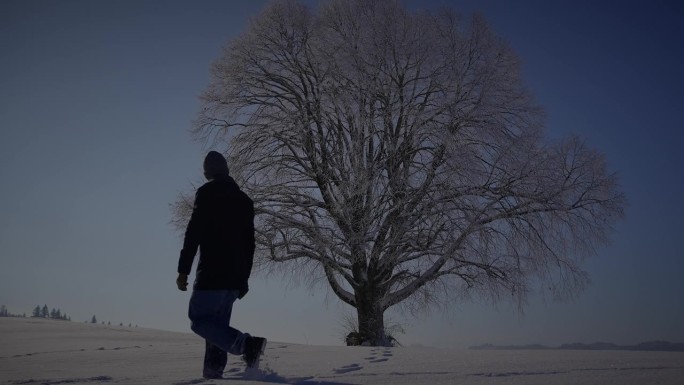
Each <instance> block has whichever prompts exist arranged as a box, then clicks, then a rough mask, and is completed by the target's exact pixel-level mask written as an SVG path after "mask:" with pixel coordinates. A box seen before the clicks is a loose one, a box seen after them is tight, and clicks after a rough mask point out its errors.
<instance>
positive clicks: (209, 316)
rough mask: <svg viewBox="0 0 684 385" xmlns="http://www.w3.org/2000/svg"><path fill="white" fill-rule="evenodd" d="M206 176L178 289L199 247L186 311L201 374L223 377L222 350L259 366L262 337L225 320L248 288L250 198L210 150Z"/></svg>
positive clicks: (184, 282) (185, 283)
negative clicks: (199, 341) (198, 340)
mask: <svg viewBox="0 0 684 385" xmlns="http://www.w3.org/2000/svg"><path fill="white" fill-rule="evenodd" d="M204 176H205V177H206V178H207V180H208V182H207V183H205V184H204V185H202V187H200V188H199V189H197V193H196V195H195V204H194V207H193V210H192V216H191V217H190V222H189V223H188V227H187V229H186V231H185V239H184V241H183V249H182V250H181V252H180V258H179V260H178V278H177V279H176V284H177V285H178V289H180V290H182V291H186V290H187V287H188V274H190V270H191V269H192V263H193V261H194V259H195V254H196V253H197V249H198V248H199V250H200V257H199V262H198V264H197V271H196V274H195V283H194V285H193V291H192V296H191V297H190V306H189V309H188V317H189V318H190V321H192V326H191V329H192V331H194V332H195V333H196V334H197V335H199V336H200V337H202V338H204V339H205V341H206V349H205V353H204V372H203V375H204V378H211V379H214V378H222V375H223V370H224V368H225V367H226V363H227V360H228V357H227V353H231V354H235V355H242V358H243V360H244V361H245V362H246V364H247V367H256V366H258V361H259V358H260V356H261V354H262V353H263V352H264V349H265V348H266V339H265V338H261V337H252V336H250V335H249V334H247V333H242V332H241V331H239V330H237V329H235V328H233V327H231V326H230V316H231V312H232V309H233V303H234V302H235V300H237V299H242V297H244V296H245V294H247V291H248V290H249V287H248V284H247V280H248V279H249V275H250V273H251V271H252V261H253V258H254V203H253V202H252V200H251V199H250V198H249V197H248V196H247V194H245V193H244V192H242V191H241V190H240V188H239V187H238V185H237V184H236V183H235V181H234V180H233V178H231V177H230V175H229V171H228V164H227V162H226V159H225V158H224V157H223V155H221V154H220V153H218V152H216V151H211V152H209V153H208V154H207V156H206V158H205V159H204Z"/></svg>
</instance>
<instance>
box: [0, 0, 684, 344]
mask: <svg viewBox="0 0 684 385" xmlns="http://www.w3.org/2000/svg"><path fill="white" fill-rule="evenodd" d="M310 3H311V4H316V1H310ZM618 3H619V5H616V4H618ZM677 3H678V2H675V1H668V2H666V1H649V2H629V1H626V2H613V1H584V0H582V1H508V0H500V1H493V0H492V1H477V2H476V1H409V2H407V4H409V6H410V7H412V8H413V7H417V6H421V7H427V8H434V7H437V6H440V5H448V6H451V7H453V8H455V9H457V10H461V11H462V12H464V13H465V14H469V13H470V12H472V11H473V10H479V11H481V12H482V13H483V14H484V15H485V17H486V18H487V20H488V21H489V22H490V24H491V26H492V28H493V29H494V30H495V31H497V33H498V34H499V35H500V36H501V37H503V38H504V39H506V40H507V41H508V42H509V43H510V44H511V45H512V46H513V48H514V49H515V50H516V51H517V52H518V53H519V55H520V57H521V58H522V61H523V63H524V66H523V72H524V77H525V80H526V83H527V84H528V85H529V87H530V88H531V90H532V92H533V93H534V94H535V95H536V98H537V100H538V102H539V103H540V104H541V105H542V106H544V107H545V109H546V111H547V115H548V133H549V135H551V136H553V137H561V136H565V135H568V134H573V133H574V134H580V135H582V136H585V137H586V138H588V140H589V142H590V144H591V145H593V146H594V147H596V148H598V149H599V150H600V151H602V152H603V153H605V154H606V157H607V160H608V163H609V165H610V167H611V168H612V169H613V170H617V171H618V172H619V174H620V176H621V183H622V186H623V188H624V190H625V192H626V193H627V196H628V199H629V202H630V206H629V208H628V210H627V217H626V220H625V221H623V222H621V223H619V224H618V225H617V227H616V229H615V232H614V234H613V238H612V239H613V241H612V243H611V245H610V246H609V247H606V248H604V249H601V250H600V252H599V255H597V256H596V257H594V258H591V259H589V260H588V261H587V264H586V267H587V269H588V271H589V273H590V274H591V278H592V282H593V283H592V285H591V287H589V288H588V289H587V290H586V291H585V292H583V293H582V294H581V295H580V296H579V297H578V298H577V299H576V300H574V301H572V302H567V303H553V302H550V301H547V300H544V299H543V298H540V297H538V296H533V297H531V298H530V303H529V306H528V307H527V309H526V312H525V314H524V315H520V314H518V313H516V311H515V310H514V306H512V305H511V304H508V303H501V304H499V306H498V308H493V307H492V306H489V305H487V304H482V303H463V304H454V306H453V307H452V309H451V310H450V311H448V312H447V313H446V314H444V313H441V312H439V311H437V312H433V313H432V314H430V315H427V316H425V317H418V318H407V319H404V318H402V317H400V316H398V315H391V314H390V317H391V318H392V319H393V320H394V321H400V322H403V323H405V329H406V331H407V334H406V335H403V336H399V339H400V341H402V342H404V343H405V344H409V345H410V344H418V343H420V344H426V345H433V346H456V347H465V346H468V345H472V344H480V343H485V342H491V343H497V344H508V343H511V344H513V343H545V344H559V343H563V342H574V341H579V342H592V341H596V340H602V341H612V342H616V343H635V342H640V341H644V340H653V339H667V340H672V341H684V327H683V326H682V325H684V301H682V299H681V298H682V297H684V279H682V274H683V273H684V225H682V218H684V208H683V203H682V197H683V196H684V176H683V175H684V173H683V172H682V170H681V168H682V166H684V155H682V154H683V153H684V151H682V146H683V145H684V127H683V124H682V122H683V121H684V107H683V106H684V97H683V96H682V95H683V93H682V90H684V75H683V72H682V71H681V67H682V60H683V59H684V45H683V44H682V41H684V33H683V29H682V23H681V20H682V18H683V16H684V12H683V10H682V6H680V5H677ZM264 4H265V2H264V1H186V2H174V1H35V0H26V1H25V0H21V1H19V0H10V1H7V0H5V1H2V2H0V303H2V304H5V305H7V306H8V307H9V309H10V311H13V312H27V313H30V311H31V309H32V308H33V307H35V306H36V305H38V304H40V305H41V306H42V305H43V304H47V305H48V306H50V307H59V308H61V309H62V310H63V311H66V312H67V313H69V314H70V315H71V316H72V318H73V319H74V320H77V321H83V320H86V319H89V318H90V317H91V316H92V315H93V314H96V315H97V316H98V318H99V319H100V320H105V321H111V322H112V323H117V324H118V323H119V322H124V323H126V324H127V323H129V322H132V323H134V324H138V325H140V326H146V327H154V328H164V329H171V330H182V331H189V324H188V321H187V318H186V307H187V300H188V298H189V295H188V294H187V293H181V292H179V291H177V289H176V287H175V283H174V280H175V276H176V273H175V269H176V263H177V257H178V251H179V248H180V238H179V234H178V233H176V232H175V231H174V229H173V228H172V227H171V226H170V225H169V220H170V219H171V213H170V210H169V203H171V202H173V201H174V200H175V199H176V196H177V195H178V194H179V193H180V192H187V191H189V190H191V182H198V181H200V180H201V179H200V178H201V161H202V158H203V156H204V154H205V152H206V151H207V150H209V148H204V147H202V145H201V144H198V143H195V142H193V141H192V139H191V136H190V134H189V133H188V128H189V127H190V125H191V121H192V119H193V118H194V116H195V114H196V112H197V111H198V108H199V102H198V100H197V96H198V95H199V94H200V92H201V91H202V90H203V89H204V88H205V87H206V86H207V84H208V81H209V76H208V70H209V66H210V63H211V62H212V61H213V60H214V59H215V58H217V57H218V55H219V51H220V48H221V47H222V46H223V45H224V44H225V43H226V42H227V41H228V40H229V39H230V38H231V37H234V36H236V35H237V34H239V33H241V31H243V30H244V28H245V26H246V24H247V21H248V19H249V18H250V17H253V16H255V15H256V14H258V12H259V10H260V9H261V8H262V7H263V5H264ZM251 287H252V291H251V292H250V294H249V295H248V297H247V298H246V299H245V300H244V301H241V302H239V303H238V304H237V305H236V307H235V311H234V321H235V325H236V326H237V327H239V328H242V329H244V330H245V331H249V332H253V333H256V334H262V335H265V336H267V337H269V338H271V339H273V340H280V341H289V342H300V343H311V344H339V343H341V335H342V330H343V327H342V324H343V323H342V322H341V321H340V318H341V315H343V314H345V313H350V311H349V309H347V308H345V307H343V306H342V305H340V304H339V303H338V301H337V300H336V299H334V298H333V297H332V296H328V297H326V295H325V290H324V289H319V290H316V291H315V292H310V291H307V290H306V289H305V288H302V287H297V286H296V285H291V284H288V283H287V282H283V281H281V280H280V279H279V277H277V276H270V277H257V278H255V279H253V280H252V282H251Z"/></svg>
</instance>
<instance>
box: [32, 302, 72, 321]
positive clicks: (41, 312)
mask: <svg viewBox="0 0 684 385" xmlns="http://www.w3.org/2000/svg"><path fill="white" fill-rule="evenodd" d="M32 317H35V318H51V319H58V320H63V321H71V317H69V316H68V315H67V314H66V313H62V311H61V310H60V309H55V308H54V307H53V308H52V310H49V309H48V307H47V305H43V307H42V308H41V307H40V305H37V306H36V307H35V308H34V309H33V314H32Z"/></svg>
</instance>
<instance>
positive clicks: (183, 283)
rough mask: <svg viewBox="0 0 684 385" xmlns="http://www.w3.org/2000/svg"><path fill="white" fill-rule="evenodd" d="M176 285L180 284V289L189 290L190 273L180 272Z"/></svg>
mask: <svg viewBox="0 0 684 385" xmlns="http://www.w3.org/2000/svg"><path fill="white" fill-rule="evenodd" d="M176 285H178V290H180V291H187V290H188V275H187V274H183V273H178V278H176Z"/></svg>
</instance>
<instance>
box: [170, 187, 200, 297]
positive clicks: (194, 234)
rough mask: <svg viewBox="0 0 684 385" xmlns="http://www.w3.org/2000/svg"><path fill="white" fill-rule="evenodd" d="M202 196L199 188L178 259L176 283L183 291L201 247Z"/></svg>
mask: <svg viewBox="0 0 684 385" xmlns="http://www.w3.org/2000/svg"><path fill="white" fill-rule="evenodd" d="M201 196H202V194H201V190H197V193H196V194H195V204H194V206H193V208H192V215H191V216H190V221H189V222H188V227H187V228H186V230H185V238H184V239H183V249H182V250H181V252H180V258H179V259H178V278H177V279H176V284H177V285H178V289H180V290H183V291H185V290H187V286H188V274H190V271H191V270H192V263H193V261H194V260H195V255H196V254H197V249H198V248H199V241H200V239H199V238H200V233H201V229H200V227H201V223H202V210H203V202H202V199H201Z"/></svg>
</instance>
